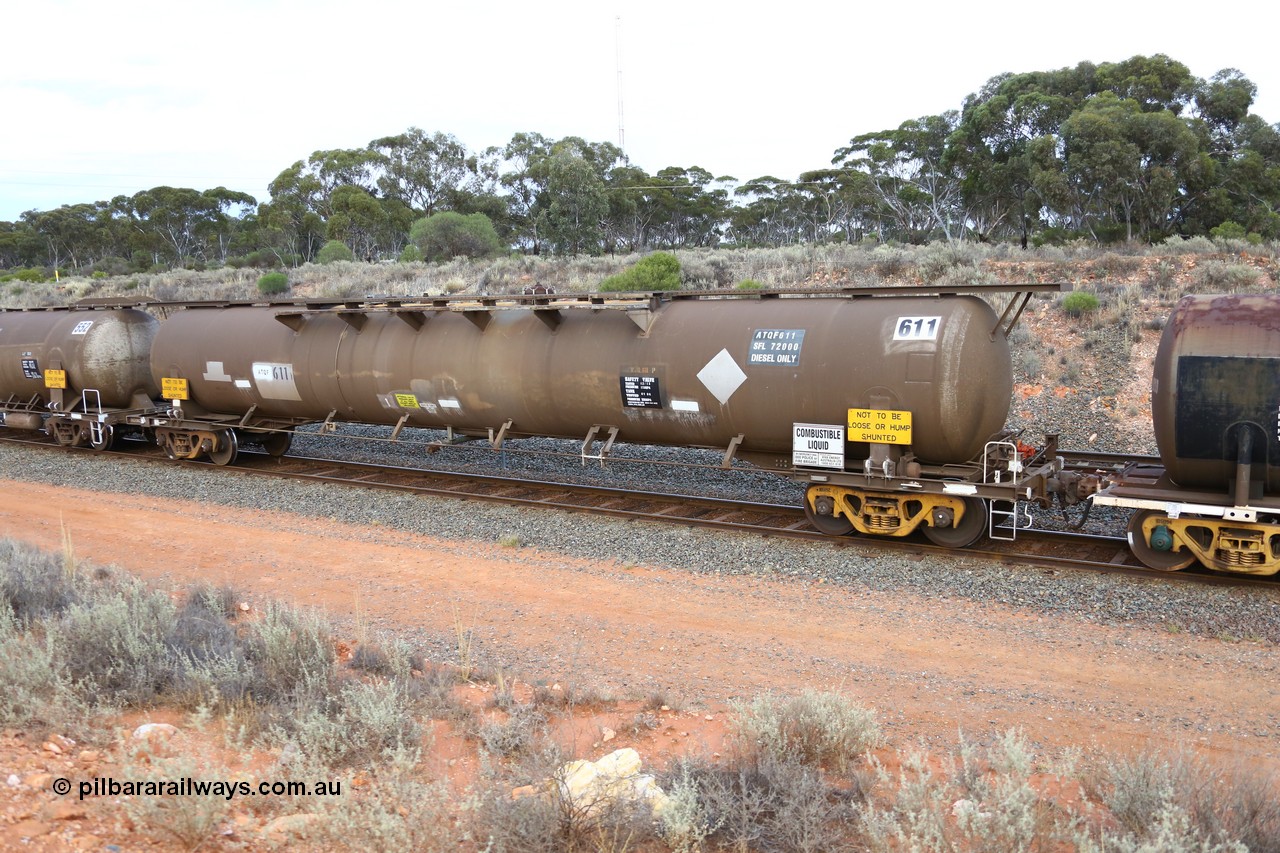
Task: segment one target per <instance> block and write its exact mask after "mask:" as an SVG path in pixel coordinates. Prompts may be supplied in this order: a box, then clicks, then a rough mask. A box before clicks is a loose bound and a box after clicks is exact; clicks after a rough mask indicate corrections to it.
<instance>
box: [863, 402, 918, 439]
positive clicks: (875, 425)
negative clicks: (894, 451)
mask: <svg viewBox="0 0 1280 853" xmlns="http://www.w3.org/2000/svg"><path fill="white" fill-rule="evenodd" d="M849 441H864V442H867V443H868V444H910V443H911V413H910V412H903V411H898V410H896V409H850V410H849Z"/></svg>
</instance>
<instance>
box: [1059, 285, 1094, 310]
mask: <svg viewBox="0 0 1280 853" xmlns="http://www.w3.org/2000/svg"><path fill="white" fill-rule="evenodd" d="M1062 310H1063V311H1065V312H1066V314H1067V316H1068V317H1079V316H1081V315H1082V314H1091V313H1093V312H1094V311H1097V310H1098V297H1096V296H1094V295H1093V294H1092V293H1086V292H1085V291H1083V290H1077V291H1074V292H1072V293H1068V294H1067V295H1066V296H1065V297H1063V299H1062Z"/></svg>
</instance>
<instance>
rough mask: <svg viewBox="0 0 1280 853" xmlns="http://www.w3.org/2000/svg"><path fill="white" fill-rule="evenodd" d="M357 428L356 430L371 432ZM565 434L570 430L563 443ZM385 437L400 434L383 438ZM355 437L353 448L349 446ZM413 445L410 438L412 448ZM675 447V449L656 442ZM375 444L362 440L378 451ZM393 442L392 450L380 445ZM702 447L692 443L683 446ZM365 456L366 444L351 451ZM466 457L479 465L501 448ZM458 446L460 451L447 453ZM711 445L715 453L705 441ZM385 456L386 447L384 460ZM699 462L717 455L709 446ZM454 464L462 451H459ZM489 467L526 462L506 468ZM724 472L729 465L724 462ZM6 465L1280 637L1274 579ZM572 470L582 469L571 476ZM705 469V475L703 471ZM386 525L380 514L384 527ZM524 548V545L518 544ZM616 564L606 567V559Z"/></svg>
mask: <svg viewBox="0 0 1280 853" xmlns="http://www.w3.org/2000/svg"><path fill="white" fill-rule="evenodd" d="M330 441H331V439H330V438H328V437H325V438H323V439H308V438H304V437H301V436H300V437H299V439H298V441H297V442H296V443H295V450H296V451H297V452H316V453H318V452H321V448H320V447H318V446H311V445H309V442H317V443H318V442H325V443H326V446H325V447H324V448H323V452H326V453H334V446H333V445H331V444H328V442H330ZM343 441H346V442H348V443H350V442H356V443H357V444H360V445H361V446H366V445H368V443H367V442H361V440H360V437H359V436H358V435H346V436H344V438H343ZM559 444H560V445H564V444H565V443H563V442H561V443H559ZM373 446H376V447H379V448H386V447H389V446H388V445H384V444H381V443H375V444H374V445H373ZM349 449H351V448H349ZM403 449H404V448H403V447H399V448H396V450H397V452H403ZM643 450H646V451H648V452H652V453H654V454H658V455H659V456H661V455H662V454H664V453H665V451H662V450H659V449H653V448H648V449H643ZM366 452H368V451H361V453H366ZM379 453H381V451H379ZM691 453H697V452H695V451H679V452H677V453H676V458H681V457H684V461H689V458H688V454H691ZM350 455H351V456H359V455H360V454H359V453H354V452H353V453H351V454H350ZM471 455H472V457H473V458H472V459H470V460H466V463H467V464H468V465H471V466H473V467H474V466H479V465H480V461H481V459H482V457H483V456H485V455H487V456H489V458H490V459H492V457H493V454H492V452H491V451H488V450H487V449H484V450H480V451H477V452H474V453H472V454H471ZM446 456H449V458H445V457H446ZM703 456H705V454H703ZM426 458H427V459H428V460H437V459H438V460H441V462H439V463H435V462H432V463H431V464H441V465H442V467H447V468H458V467H459V464H458V463H459V457H457V456H450V455H449V454H439V455H438V456H434V457H426ZM537 459H538V461H537V463H536V464H537V465H538V466H540V467H542V468H543V469H544V470H543V472H542V473H541V474H540V475H539V476H540V477H545V478H551V477H552V476H553V474H554V471H552V470H549V469H551V468H554V467H555V466H556V465H559V466H560V470H561V471H562V473H563V475H564V477H563V478H564V479H575V478H576V479H581V478H582V477H587V478H592V477H597V476H603V478H604V479H606V480H613V481H615V482H611V483H610V484H611V485H618V484H619V483H618V482H617V481H620V480H621V481H626V482H629V483H630V484H631V485H632V487H635V488H644V489H650V490H668V491H679V492H686V493H690V494H706V493H709V492H711V491H715V492H719V493H724V494H733V496H739V494H734V493H735V492H737V493H745V492H752V494H753V496H754V497H755V498H756V499H762V492H768V493H770V494H774V495H776V501H777V502H794V501H795V500H796V498H795V495H796V494H798V492H797V491H796V490H797V489H798V487H797V486H795V485H794V484H791V483H789V482H787V481H785V480H782V479H781V478H778V477H774V476H772V475H767V474H759V473H756V474H750V475H746V476H745V478H743V481H741V482H740V481H735V480H732V478H733V477H736V476H737V475H730V474H726V475H723V477H722V479H723V480H724V482H721V483H719V484H718V485H716V486H715V487H714V488H712V489H707V488H701V489H700V488H698V487H697V486H698V483H699V482H701V480H702V477H703V474H704V472H702V471H700V470H698V471H693V472H690V470H689V469H683V468H658V469H656V470H658V471H660V472H662V473H661V475H659V479H660V480H663V481H662V482H655V481H654V479H653V478H652V477H650V472H651V470H654V469H651V468H650V467H648V466H646V467H645V468H644V469H643V474H642V475H638V474H636V473H635V472H627V471H625V470H624V469H625V468H629V467H632V466H622V465H617V466H611V467H610V468H606V469H605V472H606V473H605V474H603V475H600V474H598V473H596V474H593V473H592V469H591V468H588V467H584V466H582V465H581V463H580V462H579V461H578V460H577V459H576V458H568V457H559V458H542V457H537ZM379 461H382V460H379ZM698 461H704V460H702V459H699V460H698ZM445 463H448V464H445ZM488 473H508V474H510V473H513V472H512V471H511V469H510V467H508V468H507V469H506V470H505V471H504V470H501V469H499V470H498V471H494V469H493V468H492V467H489V469H488ZM712 473H715V472H712ZM0 474H2V475H3V476H4V477H5V478H8V479H13V480H28V481H33V482H40V483H48V484H51V485H57V486H68V487H75V488H90V489H96V490H100V491H103V492H119V493H124V494H141V495H152V496H157V497H162V498H173V499H177V500H192V501H205V502H210V503H215V504H220V505H224V506H233V507H243V508H245V509H250V510H273V511H280V512H286V513H296V514H298V515H300V516H306V517H313V518H314V517H319V518H330V519H334V520H337V521H341V522H346V523H349V524H353V525H359V526H369V528H370V530H369V535H370V536H375V535H377V534H376V530H377V528H391V529H398V530H403V531H406V532H410V533H417V534H424V535H429V536H434V537H440V538H447V539H461V540H474V541H478V542H484V543H497V542H500V541H501V542H511V541H518V543H519V544H520V546H521V547H532V548H538V549H542V550H546V551H552V552H561V553H565V554H567V555H570V556H574V557H578V558H582V559H586V560H593V561H601V562H603V563H605V564H615V565H624V566H626V565H632V566H641V565H649V566H661V567H670V568H676V569H681V570H685V571H692V572H698V573H702V574H712V575H715V574H726V575H748V576H758V577H768V578H776V579H795V580H799V581H804V582H811V583H821V584H832V585H835V586H837V587H839V588H844V589H847V590H848V591H849V592H850V593H851V594H857V592H858V591H859V590H867V591H876V592H895V591H902V592H904V593H911V594H917V595H923V596H928V597H930V598H937V599H955V600H964V601H970V602H974V603H978V604H989V605H996V606H1003V607H1012V608H1015V609H1018V610H1027V611H1032V612H1036V613H1042V614H1055V615H1059V616H1063V617H1074V618H1078V619H1083V620H1087V621H1090V622H1096V623H1101V624H1110V625H1131V626H1143V627H1156V628H1160V629H1164V630H1168V631H1173V632H1183V631H1185V632H1190V633H1195V634H1202V635H1207V636H1214V637H1220V638H1224V639H1243V640H1249V641H1263V642H1267V643H1280V593H1277V592H1275V591H1271V590H1257V589H1239V588H1221V587H1208V586H1205V585H1202V584H1192V583H1183V582H1178V581H1176V580H1170V581H1162V580H1142V579H1134V578H1131V577H1124V576H1113V575H1101V574H1090V573H1084V572H1065V571H1046V570H1043V569H1033V568H1025V567H1009V566H1004V565H1000V564H995V563H991V562H988V561H986V560H980V559H977V558H974V557H967V556H963V555H961V554H957V555H956V556H955V557H952V558H934V557H928V556H926V557H918V556H914V555H911V556H903V555H897V554H893V553H891V552H884V553H875V552H874V551H871V550H868V551H867V552H861V553H860V549H856V548H835V547H830V546H827V545H824V544H822V543H806V542H797V541H792V540H784V539H764V538H760V537H757V536H752V535H749V534H738V533H728V534H726V533H724V532H716V531H710V530H704V529H689V528H684V527H680V526H676V525H662V524H655V523H647V522H626V521H618V520H613V519H604V518H594V517H589V516H585V515H580V514H575V513H565V512H559V511H554V510H543V509H532V508H520V507H504V506H501V505H498V504H491V503H482V502H477V501H460V500H449V499H444V498H434V497H424V496H416V495H409V494H401V493H394V492H387V491H382V490H377V489H368V490H365V489H357V488H347V487H335V486H326V485H319V484H311V483H299V482H294V481H288V480H275V479H270V478H266V477H256V476H249V475H243V474H236V473H234V472H229V471H221V470H212V469H210V470H205V469H203V468H202V467H200V466H192V465H185V466H182V465H172V464H160V463H143V462H141V461H139V462H136V463H135V462H129V461H121V460H118V459H114V458H109V457H100V456H96V455H93V454H90V453H83V452H80V453H76V452H63V451H54V450H44V449H35V448H24V447H18V446H6V447H4V448H2V449H0ZM570 475H572V476H570ZM691 477H693V478H694V480H691V479H690V478H691ZM375 525H376V527H374V526H375ZM511 554H512V559H518V558H519V550H518V549H512V551H511ZM602 570H603V569H602Z"/></svg>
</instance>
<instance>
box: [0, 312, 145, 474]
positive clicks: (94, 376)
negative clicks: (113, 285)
mask: <svg viewBox="0 0 1280 853" xmlns="http://www.w3.org/2000/svg"><path fill="white" fill-rule="evenodd" d="M158 325H159V324H158V322H157V320H156V319H155V318H154V317H152V316H151V315H150V314H147V313H146V312H144V311H139V310H136V309H133V308H116V307H104V308H100V309H93V308H85V307H80V308H76V309H60V310H52V311H6V312H4V314H3V315H0V424H3V425H5V426H8V427H11V428H15V429H45V430H47V431H48V432H49V434H50V435H52V436H53V437H54V438H55V439H56V440H57V441H58V443H59V444H63V445H69V446H81V445H86V444H88V445H92V446H93V447H95V448H97V449H105V448H107V447H109V446H110V445H111V443H112V441H113V439H114V437H115V435H116V434H117V430H118V429H119V428H120V427H121V425H122V424H123V423H124V420H125V417H126V413H130V412H131V413H135V414H141V413H145V412H151V411H157V410H158V408H157V404H156V403H155V402H154V401H155V399H156V397H157V396H158V389H157V388H156V386H155V384H154V383H153V382H152V381H151V344H152V341H153V339H154V338H155V334H156V329H157V327H158Z"/></svg>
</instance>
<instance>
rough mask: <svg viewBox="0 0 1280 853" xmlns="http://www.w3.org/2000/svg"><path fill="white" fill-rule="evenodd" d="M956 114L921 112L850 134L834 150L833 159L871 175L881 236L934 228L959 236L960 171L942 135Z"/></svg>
mask: <svg viewBox="0 0 1280 853" xmlns="http://www.w3.org/2000/svg"><path fill="white" fill-rule="evenodd" d="M959 120H960V114H959V113H958V112H956V111H954V110H950V111H948V112H945V113H943V114H941V115H936V116H923V117H921V118H918V119H912V120H910V121H906V122H903V123H902V124H900V125H899V126H898V127H897V128H895V129H893V130H883V131H878V132H875V133H866V134H863V135H861V136H856V137H854V138H853V139H852V140H850V142H849V144H848V145H847V146H845V147H843V148H840V149H837V150H836V152H835V156H834V157H833V158H832V161H831V162H832V163H833V164H834V165H837V166H841V167H843V168H846V169H851V170H855V171H862V172H864V173H866V174H867V175H869V176H870V177H871V179H872V182H873V183H872V186H874V188H875V190H876V193H877V195H878V199H879V205H880V214H879V217H878V218H879V219H880V220H881V229H882V230H883V231H886V232H888V234H887V236H897V237H900V238H902V239H904V240H909V241H911V242H923V241H925V240H927V239H928V238H929V235H930V233H931V232H933V231H934V230H937V231H939V232H941V233H942V235H943V236H944V237H945V238H946V239H947V240H953V239H955V238H957V237H959V236H962V234H963V231H964V227H965V217H964V208H963V200H964V195H963V191H962V176H961V175H960V173H959V172H957V171H956V170H955V169H954V168H953V167H952V166H951V165H950V163H949V161H948V158H947V141H948V139H949V138H950V137H951V134H952V133H953V132H954V131H955V129H956V126H957V125H958V123H959ZM882 236H886V235H882Z"/></svg>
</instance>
